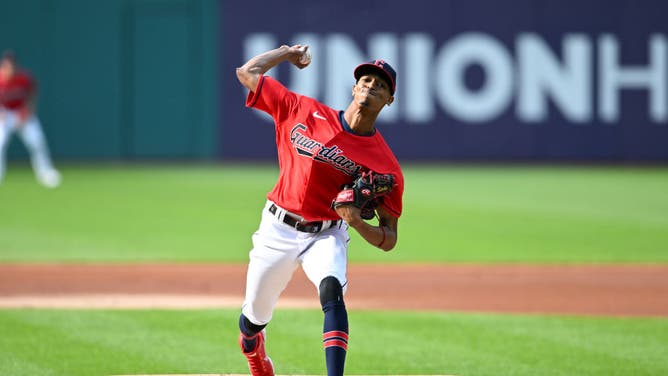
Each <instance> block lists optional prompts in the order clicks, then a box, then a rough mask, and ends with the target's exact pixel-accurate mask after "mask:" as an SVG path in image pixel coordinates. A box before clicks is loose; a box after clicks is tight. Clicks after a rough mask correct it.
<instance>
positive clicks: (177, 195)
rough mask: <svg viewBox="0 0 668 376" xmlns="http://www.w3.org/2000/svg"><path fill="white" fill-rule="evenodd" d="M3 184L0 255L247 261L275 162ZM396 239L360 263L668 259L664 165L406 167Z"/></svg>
mask: <svg viewBox="0 0 668 376" xmlns="http://www.w3.org/2000/svg"><path fill="white" fill-rule="evenodd" d="M12 167H13V166H10V169H9V171H8V174H7V177H6V179H5V182H4V183H3V184H2V185H0V203H2V204H1V205H0V250H1V251H0V261H4V262H7V261H44V260H51V261H225V262H228V261H229V262H245V261H246V260H247V253H248V250H249V249H250V246H251V243H250V236H251V234H252V233H253V231H255V229H256V228H257V225H258V223H259V218H260V210H261V208H262V206H263V205H264V200H265V194H266V192H267V191H269V190H270V189H271V187H272V186H273V183H274V182H275V179H276V174H277V170H276V169H275V168H274V167H273V166H271V167H267V166H238V165H237V166H204V167H203V166H197V165H193V166H188V165H182V166H144V167H129V168H128V167H114V166H99V167H98V166H83V167H70V168H65V169H64V171H63V173H64V184H63V185H62V186H61V187H60V188H58V189H56V190H46V189H44V188H42V187H40V186H38V185H37V184H36V183H35V181H34V179H33V177H32V175H31V172H30V170H28V169H27V167H25V166H23V167H22V168H21V167H15V168H12ZM405 176H406V191H405V195H404V215H403V216H402V218H401V220H400V223H399V226H400V227H399V244H398V246H397V248H396V249H395V250H394V251H393V252H390V253H389V254H383V253H381V252H378V251H377V250H376V249H375V248H373V247H372V246H369V245H367V244H366V243H365V242H363V241H361V239H360V238H359V237H357V236H355V235H356V234H355V233H353V242H352V245H351V252H350V257H351V261H353V262H362V261H366V262H381V261H382V262H409V261H414V262H568V263H577V262H667V261H668V168H651V169H650V168H646V169H638V168H594V167H581V168H566V167H417V166H408V167H405Z"/></svg>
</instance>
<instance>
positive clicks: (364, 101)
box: [237, 45, 404, 376]
mask: <svg viewBox="0 0 668 376" xmlns="http://www.w3.org/2000/svg"><path fill="white" fill-rule="evenodd" d="M307 49H308V46H305V45H295V46H282V47H280V48H277V49H274V50H271V51H267V52H265V53H262V54H260V55H257V56H255V57H254V58H252V59H250V60H249V61H248V62H246V64H244V65H243V66H242V67H240V68H238V69H237V78H238V79H239V81H240V82H241V84H242V85H243V86H245V87H246V88H248V89H249V90H250V92H249V94H248V97H247V100H246V105H247V106H248V107H251V108H255V109H258V110H262V111H264V112H267V113H268V114H270V115H272V117H273V119H274V122H275V131H276V143H277V148H278V161H279V167H280V176H279V179H278V182H277V183H276V186H275V187H274V189H273V190H272V191H271V192H270V193H269V194H268V195H267V198H268V200H267V202H266V204H265V207H264V210H263V212H262V220H261V222H260V228H259V229H258V231H257V232H256V233H255V234H254V235H253V249H252V250H251V252H250V263H249V265H248V272H247V275H246V297H245V300H244V304H243V307H242V314H241V316H240V318H239V329H240V330H241V336H240V345H241V350H242V352H243V354H244V355H245V356H246V358H247V360H248V366H249V368H250V370H251V375H253V376H273V375H274V368H273V364H272V362H271V359H270V358H269V357H268V356H267V354H266V350H265V345H264V343H265V331H264V328H265V327H266V326H267V324H268V323H269V321H270V320H271V317H272V312H273V309H274V306H275V304H276V302H277V300H278V298H279V295H280V294H281V292H282V291H283V289H285V287H286V286H287V284H288V282H289V280H290V279H291V277H292V274H293V272H294V271H295V269H296V268H297V267H298V266H300V265H301V267H302V269H303V270H304V273H305V274H306V276H307V277H308V278H309V280H310V281H311V282H312V283H313V284H314V286H315V287H316V288H317V292H318V296H319V298H320V304H321V306H322V311H323V313H324V323H323V337H322V338H323V347H324V350H325V361H326V366H327V375H328V376H341V375H343V372H344V365H345V359H346V352H347V349H348V313H347V310H346V306H345V304H344V301H343V294H344V292H345V290H346V286H347V283H348V281H347V276H346V274H347V257H348V242H349V241H350V237H349V235H348V229H349V228H352V229H355V231H357V232H358V233H359V234H360V236H361V237H362V238H364V240H366V241H367V242H369V243H370V244H372V245H374V246H376V247H378V248H380V249H382V250H384V251H389V250H391V249H392V248H394V246H395V245H396V243H397V233H398V230H397V224H398V220H399V217H400V216H401V212H402V195H403V184H404V180H403V174H402V172H401V167H400V166H399V162H398V161H397V159H396V158H395V156H394V154H393V153H392V151H391V150H390V148H389V146H388V145H387V144H386V143H385V140H384V139H383V137H382V136H381V135H380V132H378V130H377V129H376V127H375V122H376V118H377V117H378V115H379V114H380V111H381V110H382V109H383V108H384V107H385V106H388V105H390V104H391V103H392V102H393V101H394V92H395V88H396V84H395V83H396V72H395V71H394V69H393V68H392V67H391V66H390V65H389V64H388V63H387V62H385V61H384V60H375V61H371V62H368V63H363V64H360V65H359V66H358V67H357V68H356V69H355V70H354V72H353V75H352V76H353V77H354V78H355V80H356V81H355V84H354V85H353V86H352V87H351V91H350V93H351V96H352V100H351V102H350V104H349V105H348V107H347V108H346V109H345V110H335V109H333V108H330V107H329V106H326V105H324V104H322V103H320V102H318V101H317V100H315V99H313V98H309V97H306V96H303V95H299V94H297V93H294V92H292V91H290V90H288V89H287V88H286V87H285V86H283V85H282V84H281V83H280V82H279V81H277V80H275V79H273V78H271V77H269V76H265V75H264V73H266V72H267V71H268V70H269V69H271V68H273V67H274V66H276V65H278V64H280V63H282V62H289V63H291V64H293V65H295V66H296V67H297V68H300V69H302V68H305V67H307V66H308V65H309V64H310V62H311V58H310V53H309V52H308V51H307ZM351 78H352V77H351ZM247 141H248V146H249V147H253V145H252V135H249V137H248V140H247ZM360 174H361V175H362V176H365V174H371V175H373V176H377V175H374V174H382V175H386V176H393V177H394V178H395V179H396V183H397V184H396V186H394V188H393V189H392V190H391V193H389V194H388V195H387V196H385V197H383V200H382V202H378V206H377V207H376V206H374V207H373V208H372V210H373V215H376V216H377V217H378V226H374V225H372V224H370V223H367V222H365V219H371V216H368V215H363V214H362V209H361V208H364V205H362V206H356V205H355V204H350V203H349V200H350V199H351V198H355V197H360V196H359V195H358V194H356V193H354V192H353V191H351V190H350V189H346V188H342V187H345V186H347V185H348V184H350V183H351V182H353V180H354V179H358V178H356V177H359V176H360ZM371 175H368V176H371ZM342 189H343V190H342ZM360 192H362V193H364V192H363V190H360ZM370 192H371V189H369V190H368V192H366V193H364V194H367V193H370ZM381 288H382V287H381Z"/></svg>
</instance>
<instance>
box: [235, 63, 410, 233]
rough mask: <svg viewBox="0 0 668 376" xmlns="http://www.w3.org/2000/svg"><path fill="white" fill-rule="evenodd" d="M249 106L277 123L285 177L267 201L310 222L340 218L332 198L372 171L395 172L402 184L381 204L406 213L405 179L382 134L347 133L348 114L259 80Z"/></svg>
mask: <svg viewBox="0 0 668 376" xmlns="http://www.w3.org/2000/svg"><path fill="white" fill-rule="evenodd" d="M246 106H247V107H253V108H256V109H259V110H262V111H265V112H267V113H268V114H269V115H271V116H272V117H273V119H274V122H275V125H276V145H277V148H278V164H279V168H280V173H279V176H278V181H277V182H276V185H275V186H274V189H273V190H272V191H271V192H269V193H268V194H267V198H268V199H269V200H271V201H273V202H275V203H276V204H277V205H279V206H281V207H283V208H285V209H287V210H289V211H291V212H293V213H295V214H298V215H301V216H302V217H304V219H306V220H308V221H317V220H336V219H339V216H338V215H337V214H336V212H335V211H334V210H333V209H332V208H331V203H332V200H333V199H334V198H335V197H336V195H337V194H338V193H339V191H340V190H341V187H342V186H343V185H345V184H350V183H352V181H353V179H354V177H356V176H357V175H359V174H361V173H362V172H364V171H369V170H372V171H374V172H376V173H380V174H388V173H389V174H393V175H394V176H395V180H396V183H397V186H396V187H395V188H394V189H393V190H392V192H391V193H390V194H389V195H388V196H386V197H384V199H383V202H382V203H381V205H382V206H383V207H384V208H385V209H386V210H387V211H388V212H389V213H391V214H392V215H394V216H395V217H397V218H398V217H399V216H400V215H401V210H402V196H403V191H404V177H403V174H402V172H401V167H400V166H399V162H398V161H397V159H396V157H395V156H394V153H392V150H390V148H389V146H387V143H386V142H385V139H383V137H382V136H381V134H380V132H378V130H376V131H375V133H374V134H373V135H370V136H360V135H356V134H354V133H352V132H350V131H349V130H346V126H347V124H345V120H343V115H342V114H343V112H342V111H341V112H339V111H336V110H334V109H332V108H330V107H328V106H326V105H324V104H322V103H320V102H318V101H316V100H315V99H313V98H309V97H306V96H303V95H299V94H296V93H294V92H291V91H289V90H288V89H287V88H286V87H285V86H283V85H282V84H281V83H280V82H278V81H276V80H274V79H272V78H271V77H268V76H262V77H260V81H259V82H258V86H257V90H256V92H252V91H251V92H250V93H249V94H248V98H247V99H246Z"/></svg>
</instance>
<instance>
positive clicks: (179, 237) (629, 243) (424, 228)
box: [0, 165, 668, 376]
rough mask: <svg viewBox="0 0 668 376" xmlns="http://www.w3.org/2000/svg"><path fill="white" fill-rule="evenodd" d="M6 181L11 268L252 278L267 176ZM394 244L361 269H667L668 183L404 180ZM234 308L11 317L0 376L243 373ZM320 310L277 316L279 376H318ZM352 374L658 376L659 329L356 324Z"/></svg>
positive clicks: (2, 211) (636, 178)
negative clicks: (136, 266) (223, 266)
mask: <svg viewBox="0 0 668 376" xmlns="http://www.w3.org/2000/svg"><path fill="white" fill-rule="evenodd" d="M62 172H63V175H64V184H63V186H62V187H60V188H58V189H56V190H47V189H44V188H42V187H40V186H38V185H37V183H36V182H35V181H34V179H33V177H32V174H31V171H30V170H29V169H28V167H27V166H25V165H10V166H9V171H8V174H7V176H6V180H5V181H4V182H3V183H2V184H1V185H0V262H79V261H84V262H136V261H158V262H195V261H197V262H201V261H205V262H206V261H211V262H245V261H246V260H247V253H248V250H249V248H250V235H251V234H252V232H253V231H254V230H255V228H256V226H257V224H258V221H259V211H260V209H261V208H262V206H263V204H264V195H265V193H266V191H268V190H269V189H270V188H271V187H272V185H273V183H274V181H275V177H276V169H275V168H274V167H271V166H251V165H235V166H229V165H219V166H218V165H215V166H214V165H208V166H198V165H172V166H165V165H158V166H134V167H128V166H109V165H106V166H94V165H85V166H66V167H64V168H63V170H62ZM405 175H406V193H405V196H404V198H405V201H404V206H405V212H404V215H403V216H402V218H401V220H400V227H399V236H400V237H399V244H398V246H397V248H396V249H395V250H393V251H392V252H390V253H388V254H384V253H382V252H379V251H378V250H376V249H374V248H373V247H370V246H368V245H365V244H363V242H362V241H361V240H360V238H359V237H357V236H355V234H354V233H353V234H352V235H353V241H352V243H351V250H350V257H351V262H393V263H403V262H491V263H497V262H525V263H526V262H541V263H591V262H605V263H620V262H631V263H665V262H667V261H668V168H642V169H640V168H615V167H607V168H603V167H578V168H566V167H461V166H459V167H438V166H431V167H420V166H406V167H405ZM238 313H239V312H238V310H173V311H170V310H155V311H149V310H136V311H135V310H117V311H107V310H47V309H45V310H33V309H6V310H0V333H1V334H2V335H0V375H67V376H69V375H111V374H147V373H223V372H224V373H243V372H246V365H245V363H244V359H243V357H242V356H241V355H240V354H239V351H238V348H237V343H236V336H237V333H238V329H237V327H236V321H237V318H238ZM321 317H322V313H321V312H319V311H317V310H278V311H277V312H276V313H275V318H274V320H273V321H272V323H271V324H270V327H269V343H268V349H269V351H270V355H271V356H272V358H273V359H274V361H275V363H276V368H277V372H279V373H282V374H324V372H325V371H324V361H323V351H322V345H321V338H320V331H321V325H322V319H321ZM350 322H351V324H350V325H351V342H350V347H349V353H348V363H347V373H348V374H351V375H355V374H358V375H359V374H457V375H476V376H477V375H495V376H496V375H527V376H529V375H531V376H535V375H568V376H570V375H606V376H607V375H665V374H668V357H666V354H668V320H667V319H666V318H594V317H558V316H528V315H493V314H484V315H483V314H460V313H450V312H440V313H418V312H373V311H357V310H354V309H352V310H351V311H350Z"/></svg>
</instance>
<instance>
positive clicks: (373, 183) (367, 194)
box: [332, 171, 395, 219]
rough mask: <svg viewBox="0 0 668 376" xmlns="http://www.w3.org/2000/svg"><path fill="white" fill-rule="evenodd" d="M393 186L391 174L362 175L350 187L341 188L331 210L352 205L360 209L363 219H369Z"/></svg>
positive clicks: (368, 173) (367, 173)
mask: <svg viewBox="0 0 668 376" xmlns="http://www.w3.org/2000/svg"><path fill="white" fill-rule="evenodd" d="M394 185H395V182H394V175H392V174H377V173H375V172H373V171H369V172H365V173H362V175H359V176H358V177H357V178H355V180H353V183H352V185H349V186H344V187H343V189H342V190H341V192H339V194H338V195H337V196H336V198H335V199H334V201H333V202H332V208H334V209H336V208H338V207H339V206H342V205H353V206H355V207H358V208H360V209H361V213H360V215H361V217H362V218H363V219H371V218H373V217H374V215H375V214H376V207H378V204H379V202H380V201H381V200H382V199H383V196H386V195H387V194H389V193H390V192H392V188H394Z"/></svg>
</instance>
